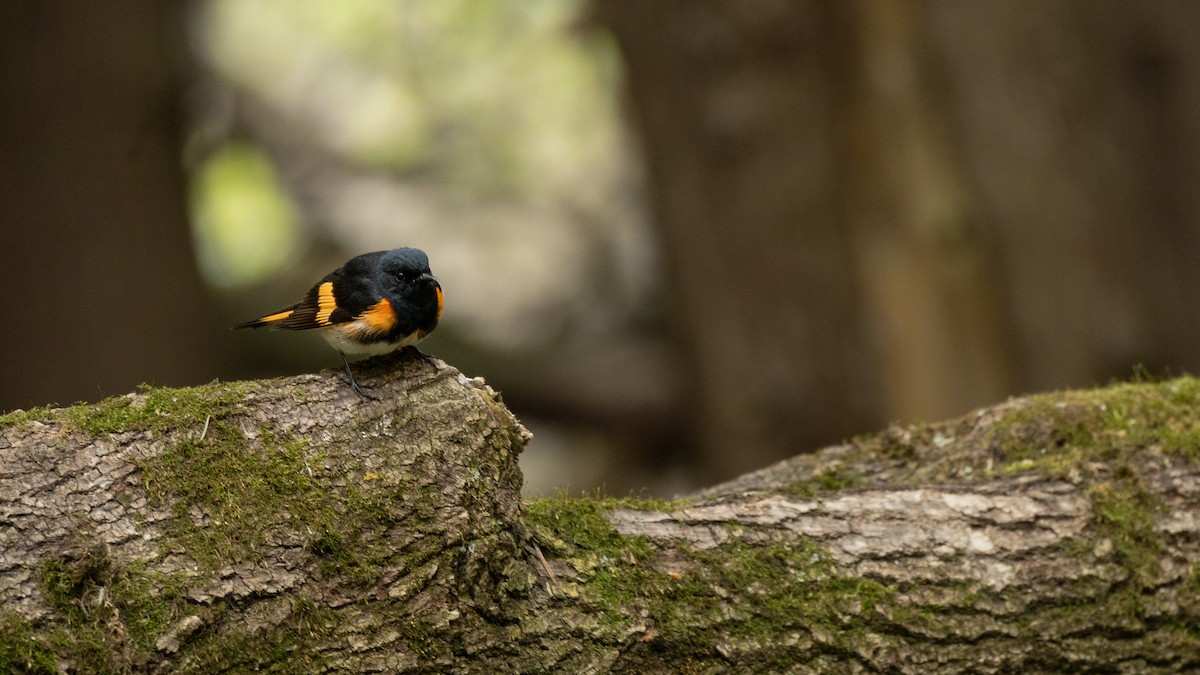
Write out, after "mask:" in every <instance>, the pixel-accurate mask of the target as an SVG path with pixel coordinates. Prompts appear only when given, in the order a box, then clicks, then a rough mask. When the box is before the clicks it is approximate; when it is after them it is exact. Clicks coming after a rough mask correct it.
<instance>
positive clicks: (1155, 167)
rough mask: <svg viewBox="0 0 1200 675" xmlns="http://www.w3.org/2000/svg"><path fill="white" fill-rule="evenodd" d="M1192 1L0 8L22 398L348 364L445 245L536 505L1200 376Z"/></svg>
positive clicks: (117, 0)
mask: <svg viewBox="0 0 1200 675" xmlns="http://www.w3.org/2000/svg"><path fill="white" fill-rule="evenodd" d="M1197 35H1200V3H1197V2H1193V1H1191V0H1145V1H1140V2H1126V1H1123V0H1092V1H1089V2H1075V1H1071V0H1006V1H1005V2H991V1H985V0H971V1H959V0H943V1H932V0H930V1H924V2H918V1H914V0H837V1H834V0H643V1H639V2H628V1H626V0H522V1H521V2H504V1H501V0H340V1H339V2H327V1H326V0H204V1H199V0H194V1H192V2H161V1H157V0H114V1H112V2H87V1H84V0H63V1H62V2H43V1H35V0H10V1H9V2H5V3H3V4H2V5H0V410H9V409H14V408H27V407H29V406H33V405H44V404H48V403H59V404H67V403H71V402H74V401H79V400H83V401H91V400H96V399H98V398H100V397H103V396H107V395H113V394H120V393H124V392H126V391H129V390H131V389H132V388H134V387H135V386H136V385H138V384H139V383H142V382H145V383H149V384H154V385H187V384H196V383H201V382H207V381H210V380H212V379H214V378H222V379H231V378H247V377H256V376H266V375H277V374H286V373H298V372H307V371H312V370H317V369H320V368H326V367H336V366H337V365H338V363H339V362H338V359H337V356H336V354H335V353H334V352H332V351H331V350H329V349H328V348H327V347H326V346H325V344H324V342H323V341H321V340H320V339H319V338H316V337H314V336H310V335H300V334H280V333H275V334H263V333H242V332H238V333H232V332H230V330H229V328H228V327H229V326H230V325H232V324H233V323H235V322H237V321H241V320H245V319H247V318H251V317H253V316H256V315H258V314H261V313H263V312H266V311H270V310H274V309H276V308H277V307H279V306H283V305H286V304H288V303H290V302H293V301H294V300H296V299H297V298H298V297H299V296H300V295H301V294H302V293H303V292H304V291H305V290H307V289H308V287H309V286H310V285H311V284H312V283H314V282H315V281H316V280H317V279H319V278H320V277H321V276H322V275H323V274H324V273H326V272H327V271H329V270H331V269H332V268H333V267H336V266H337V265H339V264H340V263H341V262H343V261H344V260H346V259H348V258H349V257H351V256H353V255H356V254H358V253H362V252H365V251H371V250H378V249H384V248H393V247H396V246H400V245H409V246H417V247H420V248H422V249H424V250H425V251H427V252H428V253H429V255H430V258H431V261H432V264H433V269H434V272H435V274H436V275H437V276H438V278H439V279H440V280H441V283H442V285H443V287H444V289H445V293H446V314H445V316H444V319H443V323H442V324H441V326H440V327H439V329H438V331H437V332H436V333H434V334H433V336H431V337H430V338H428V339H427V341H426V342H424V343H423V345H422V346H423V349H424V351H426V352H428V353H431V354H434V355H437V356H440V357H442V358H444V359H446V360H447V361H449V362H450V363H452V364H454V365H455V366H457V367H459V368H460V369H462V370H463V371H464V372H466V373H467V374H469V375H482V376H484V377H485V378H487V379H488V381H489V382H490V383H491V384H492V385H493V386H495V387H496V388H498V389H500V390H501V391H503V393H504V396H505V400H506V402H508V403H509V405H510V406H511V407H512V408H513V409H514V411H515V412H516V413H517V415H518V416H519V417H521V418H522V420H523V421H524V422H525V423H526V424H527V426H529V427H530V428H531V429H532V430H533V432H534V433H535V435H536V438H535V440H534V441H533V443H532V444H531V446H530V447H529V449H528V451H527V452H526V454H525V457H524V458H523V467H524V469H525V471H526V474H527V479H528V483H529V485H528V489H529V491H530V492H531V493H535V494H536V493H542V494H545V493H548V492H553V491H555V490H556V489H567V490H570V491H572V492H577V491H581V490H591V489H595V488H601V489H604V490H605V491H607V492H609V493H613V494H626V493H629V492H631V491H632V492H636V493H639V494H645V495H673V494H678V493H681V492H686V491H687V490H690V489H694V488H697V487H700V486H703V485H706V484H711V483H713V482H716V481H719V480H722V479H726V478H731V477H733V476H734V475H737V474H738V473H741V472H744V471H747V470H751V469H755V468H759V467H762V466H765V465H767V464H769V463H771V462H773V461H776V460H779V459H782V458H785V457H788V456H791V455H794V454H798V453H802V452H807V451H811V450H814V449H816V448H818V447H820V446H821V445H823V444H828V443H831V442H836V441H838V440H840V439H842V438H845V437H848V436H850V435H853V434H857V433H863V432H869V431H872V430H874V429H877V428H879V427H881V426H883V425H886V424H887V423H889V422H890V421H903V422H911V421H916V420H936V419H940V418H944V417H949V416H955V415H959V414H963V413H966V412H968V411H969V410H971V409H972V408H974V407H978V406H982V405H986V404H989V403H994V402H997V401H999V400H1002V399H1003V398H1005V397H1006V396H1009V395H1013V394H1018V393H1023V392H1029V391H1036V390H1046V389H1053V388H1061V387H1069V386H1091V385H1095V384H1101V383H1104V382H1106V381H1108V380H1110V379H1112V378H1121V377H1128V376H1129V375H1130V373H1131V372H1133V371H1134V370H1135V369H1138V368H1142V369H1145V370H1148V371H1150V372H1152V373H1166V372H1186V371H1191V372H1195V371H1196V370H1197V369H1198V366H1200V264H1198V262H1200V40H1198V39H1196V36H1197Z"/></svg>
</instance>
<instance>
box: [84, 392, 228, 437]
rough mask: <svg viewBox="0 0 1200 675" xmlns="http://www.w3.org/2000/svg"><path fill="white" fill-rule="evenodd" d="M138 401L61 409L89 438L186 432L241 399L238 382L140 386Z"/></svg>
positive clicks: (221, 414)
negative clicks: (152, 431)
mask: <svg viewBox="0 0 1200 675" xmlns="http://www.w3.org/2000/svg"><path fill="white" fill-rule="evenodd" d="M140 392H141V398H140V400H137V401H135V400H134V399H133V398H131V397H128V396H116V397H113V398H107V399H104V400H103V401H100V402H99V403H94V404H85V405H77V406H73V407H71V408H67V409H66V410H64V411H63V412H64V417H65V420H66V421H67V423H68V424H70V425H72V426H74V427H76V428H78V429H80V430H82V431H86V432H87V433H89V434H92V435H100V434H113V433H119V432H123V431H140V430H146V429H186V428H189V427H196V426H201V425H203V424H205V423H206V422H208V421H210V420H212V419H217V418H221V417H224V416H226V415H228V414H229V413H230V412H232V409H233V406H234V405H235V404H237V403H238V402H240V401H241V400H242V398H243V397H244V387H243V385H241V384H239V383H232V382H212V383H209V384H206V385H202V386H199V387H184V388H179V389H172V388H166V387H164V388H154V387H148V386H145V385H143V386H142V387H141V388H140Z"/></svg>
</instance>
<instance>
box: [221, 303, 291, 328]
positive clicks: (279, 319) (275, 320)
mask: <svg viewBox="0 0 1200 675" xmlns="http://www.w3.org/2000/svg"><path fill="white" fill-rule="evenodd" d="M295 311H296V305H292V306H291V307H288V308H287V309H281V310H279V311H278V312H275V313H274V314H268V315H266V316H264V317H260V318H257V319H255V320H253V321H246V322H244V323H239V324H238V325H236V326H234V327H233V328H234V330H237V329H238V328H281V327H282V324H283V322H284V321H286V320H287V319H288V318H290V317H291V316H292V314H293V313H294V312H295Z"/></svg>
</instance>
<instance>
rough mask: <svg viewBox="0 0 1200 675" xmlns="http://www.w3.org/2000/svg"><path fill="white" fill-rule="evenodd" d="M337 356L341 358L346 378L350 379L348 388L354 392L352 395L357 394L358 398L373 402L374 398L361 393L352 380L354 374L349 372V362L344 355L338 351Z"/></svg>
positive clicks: (356, 383)
mask: <svg viewBox="0 0 1200 675" xmlns="http://www.w3.org/2000/svg"><path fill="white" fill-rule="evenodd" d="M338 355H339V356H341V357H342V365H344V366H346V376H347V377H349V378H350V388H351V389H353V390H354V393H356V394H358V397H359V398H360V399H362V400H364V401H366V400H372V401H373V400H375V397H374V396H367V395H366V394H364V393H363V390H362V389H360V388H359V387H358V382H356V381H355V380H354V373H353V372H351V370H350V362H349V361H347V360H346V355H345V354H343V353H342V352H340V351H339V352H338Z"/></svg>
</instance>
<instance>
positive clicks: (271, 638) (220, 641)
mask: <svg viewBox="0 0 1200 675" xmlns="http://www.w3.org/2000/svg"><path fill="white" fill-rule="evenodd" d="M271 602H274V603H277V604H278V606H279V607H280V608H281V609H282V611H286V612H287V614H286V615H285V618H284V619H283V620H282V621H280V622H279V623H278V624H275V625H272V626H270V627H268V628H265V629H260V630H257V631H247V630H245V629H241V628H235V629H225V630H218V631H204V632H201V633H200V634H199V635H197V636H196V637H195V638H194V639H192V640H191V641H189V642H188V643H186V644H185V645H184V646H183V648H182V649H181V650H180V654H179V658H178V659H177V661H176V667H175V670H173V671H172V672H180V673H215V672H222V673H224V672H237V673H244V672H267V673H304V672H317V671H323V670H325V669H326V668H327V667H328V659H327V658H326V657H325V655H324V654H322V653H321V652H320V650H319V645H321V644H322V641H323V640H327V639H328V638H329V636H330V634H331V633H332V631H333V630H334V629H335V628H336V626H337V624H338V615H337V612H335V611H333V610H331V609H328V608H326V607H323V606H321V605H320V604H319V603H318V602H316V601H314V600H312V599H311V598H310V597H308V596H307V595H303V594H283V595H281V596H280V597H278V598H276V599H274V600H272V601H271ZM224 611H236V610H228V609H227V610H224Z"/></svg>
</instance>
